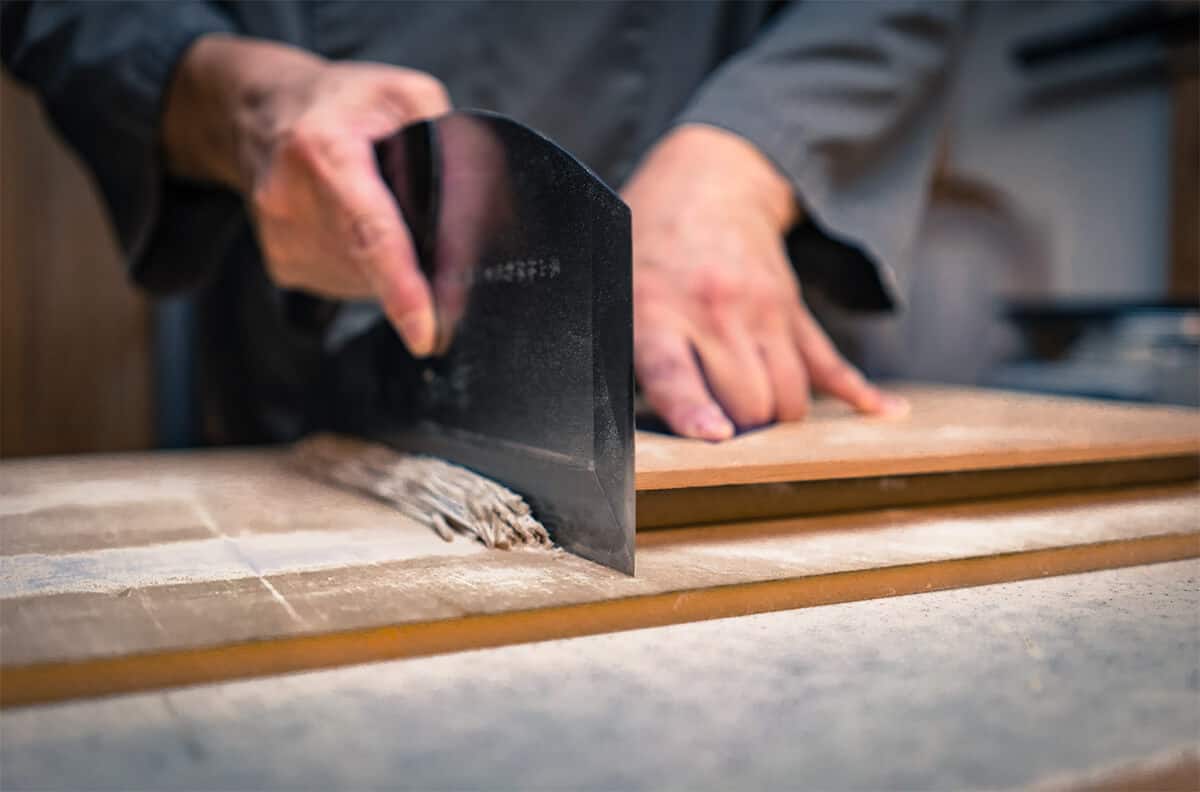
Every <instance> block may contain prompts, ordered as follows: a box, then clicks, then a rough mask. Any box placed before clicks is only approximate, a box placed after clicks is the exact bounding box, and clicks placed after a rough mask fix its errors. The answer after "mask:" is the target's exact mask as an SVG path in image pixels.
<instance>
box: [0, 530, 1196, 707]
mask: <svg viewBox="0 0 1200 792" xmlns="http://www.w3.org/2000/svg"><path fill="white" fill-rule="evenodd" d="M1198 557H1200V533H1198V532H1188V533H1168V534H1158V535H1153V536H1143V537H1138V538H1135V539H1120V540H1113V541H1107V542H1098V543H1092V544H1084V545H1073V546H1068V547H1056V548H1046V549H1039V550H1029V551H1019V552H1013V553H1004V554H999V555H990V556H976V557H970V558H962V559H955V560H950V561H932V562H923V563H918V564H906V565H897V566H890V567H882V568H877V569H871V570H859V571H852V572H836V573H829V574H823V575H811V576H804V577H795V578H786V579H780V580H769V581H760V582H753V583H739V584H733V585H726V586H717V587H712V588H705V589H695V590H676V591H670V592H664V593H658V594H649V595H641V596H633V597H626V598H623V599H617V600H608V601H601V602H590V603H582V604H576V605H566V606H556V607H549V608H540V609H534V610H524V611H515V612H508V613H501V614H488V615H477V616H467V617H462V618H455V619H445V620H438V621H429V622H419V623H413V624H406V625H394V626H384V627H372V628H366V629H358V630H349V631H341V632H330V633H324V634H319V635H306V636H295V637H285V638H277V639H266V640H261V641H251V642H245V643H238V644H231V645H226V646H219V647H209V648H204V649H195V650H180V651H168V652H159V653H149V654H141V655H128V656H123V657H113V658H104V659H98V660H87V661H81V662H75V663H45V664H37V665H28V666H9V667H4V668H0V707H20V706H30V705H35V704H47V703H51V702H57V701H66V700H70V699H78V698H94V697H100V696H108V695H116V694H121V693H132V692H136V691H146V690H157V689H164V688H172V687H180V686H185V685H197V684H205V683H214V682H223V681H228V680H235V679H243V678H250V677H257V676H269V675H274V674H283V673H291V672H299V671H309V670H316V669H323V668H333V667H338V666H345V665H354V664H359V663H368V662H377V661H382V660H394V659H400V658H408V657H421V656H428V655H435V654H443V653H448V652H459V651H467V650H471V649H483V648H489V647H496V646H504V645H509V644H518V643H531V642H535V641H546V640H554V639H561V638H574V637H579V636H583V635H595V634H600V633H608V632H617V631H623V630H632V629H641V628H647V627H660V626H665V625H671V624H680V623H685V622H692V621H701V620H706V619H719V618H727V617H732V616H743V615H748V614H753V613H764V612H769V611H779V610H791V609H797V608H807V607H813V606H818V605H830V604H835V603H841V602H851V601H857V600H867V599H879V598H884V597H893V596H901V595H907V594H918V593H922V592H927V591H940V590H945V589H952V588H965V587H970V586H983V585H989V584H995V583H1005V582H1011V581H1017V580H1026V579H1031V578H1039V577H1046V576H1050V575H1067V574H1075V573H1080V572H1091V571H1095V570H1099V569H1113V568H1119V567H1126V566H1137V565H1140V564H1151V563H1159V562H1165V561H1177V560H1182V559H1187V558H1198Z"/></svg>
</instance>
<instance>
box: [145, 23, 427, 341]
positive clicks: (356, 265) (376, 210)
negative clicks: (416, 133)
mask: <svg viewBox="0 0 1200 792" xmlns="http://www.w3.org/2000/svg"><path fill="white" fill-rule="evenodd" d="M449 110H450V100H449V97H448V96H447V94H446V90H445V88H443V86H442V85H441V83H440V82H438V81H437V80H436V79H435V78H433V77H431V76H430V75H428V74H425V73H423V72H418V71H413V70H410V69H402V68H398V67H393V66H384V65H378V64H369V63H331V62H328V61H325V60H323V59H321V58H318V57H316V56H314V55H312V54H310V53H307V52H304V51H302V50H298V49H295V48H292V47H287V46H284V45H280V44H274V43H270V42H265V41H256V40H252V39H241V38H237V37H231V36H205V37H203V38H201V39H200V40H198V41H197V43H196V44H195V45H194V46H192V47H191V48H190V49H189V50H188V52H187V53H186V54H185V55H184V58H183V61H182V62H181V64H180V66H179V69H178V70H177V77H176V79H175V81H174V82H173V83H172V87H171V91H170V94H169V97H168V102H167V111H166V117H165V119H164V138H165V141H164V142H165V145H166V149H167V157H168V165H169V167H170V168H171V169H172V171H174V172H175V173H176V174H177V175H181V176H184V177H190V178H200V179H204V180H209V181H218V182H221V183H224V184H226V185H227V186H230V187H233V188H234V189H237V190H238V191H239V192H240V193H241V194H242V196H243V197H244V198H245V199H246V202H247V205H248V208H249V211H250V213H251V216H252V218H253V220H254V226H255V229H256V232H257V235H258V242H259V246H260V248H261V250H262V253H263V256H264V258H265V260H266V266H267V269H268V272H269V273H270V275H271V277H272V279H273V280H274V281H275V282H276V283H277V284H279V285H280V286H282V287H285V288H289V289H302V290H305V291H309V292H313V293H316V294H320V295H325V296H329V297H335V298H357V297H372V296H373V297H375V298H376V299H378V300H379V302H380V304H381V306H382V307H383V310H384V312H385V313H386V314H387V317H388V319H389V321H390V322H391V323H392V325H393V326H394V327H395V328H396V330H397V332H399V334H400V336H401V337H402V338H403V339H404V342H405V344H407V346H408V348H409V350H410V351H411V352H412V354H413V355H414V356H416V357H424V356H426V355H429V354H430V353H431V352H433V350H434V346H435V343H436V336H437V319H436V315H435V310H434V301H433V297H432V294H431V290H430V285H429V283H428V282H427V281H426V279H425V277H424V276H423V275H422V274H421V270H420V268H419V265H418V261H417V257H416V253H415V250H414V248H413V242H412V238H411V236H410V234H409V231H408V229H407V227H406V226H405V224H404V221H403V220H402V218H401V216H400V211H399V209H398V208H397V206H396V202H395V201H394V199H393V198H392V195H391V192H390V191H389V190H388V188H387V185H385V184H384V182H383V180H382V178H381V177H380V175H379V171H378V168H377V167H376V164H375V153H374V144H375V143H376V142H377V141H379V140H382V139H384V138H386V137H388V136H390V135H392V134H394V133H395V132H397V131H398V130H399V129H401V128H402V127H404V126H406V125H408V124H411V123H413V122H414V121H418V120H420V119H425V118H432V117H436V116H439V115H442V114H444V113H446V112H448V111H449ZM230 129H232V131H233V134H232V135H230V134H229V131H230Z"/></svg>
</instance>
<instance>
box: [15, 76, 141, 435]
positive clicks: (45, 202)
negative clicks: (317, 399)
mask: <svg viewBox="0 0 1200 792" xmlns="http://www.w3.org/2000/svg"><path fill="white" fill-rule="evenodd" d="M0 327H2V328H3V335H2V340H0V456H4V457H13V456H28V455H35V454H64V453H75V452H88V451H113V450H123V449H134V448H147V447H149V446H150V445H151V443H152V439H153V438H152V427H153V415H152V379H151V346H150V341H151V338H150V328H151V324H150V311H149V307H148V305H147V302H146V300H145V298H143V297H142V296H140V295H139V294H138V293H137V292H136V291H135V289H134V288H133V287H132V286H131V285H130V284H129V283H128V282H127V280H126V279H125V275H124V268H123V265H122V263H121V260H120V256H119V254H118V252H117V246H116V243H115V240H114V235H113V231H112V229H111V227H110V225H109V223H108V221H107V218H106V217H105V216H104V214H103V212H102V210H101V208H100V204H99V201H98V200H97V198H96V195H95V191H94V189H93V186H92V184H91V181H90V178H89V177H88V175H87V174H86V172H85V170H84V169H83V168H82V167H81V165H80V164H79V162H78V161H77V160H76V159H75V157H74V155H73V154H71V153H70V152H69V151H68V149H67V148H66V147H65V146H64V145H63V144H62V143H61V142H60V141H59V140H58V138H57V137H56V136H55V135H54V133H53V132H52V131H51V128H50V125H49V123H48V122H47V120H46V119H45V117H44V116H43V115H42V113H41V111H40V108H39V107H38V105H37V102H36V101H35V100H34V99H33V97H32V96H31V94H30V93H29V92H28V91H27V90H25V89H24V88H23V87H22V86H20V85H18V84H17V83H15V82H14V81H13V80H11V79H10V78H8V77H7V76H5V77H3V78H0Z"/></svg>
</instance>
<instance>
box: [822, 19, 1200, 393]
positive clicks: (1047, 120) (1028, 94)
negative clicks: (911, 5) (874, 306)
mask: <svg viewBox="0 0 1200 792" xmlns="http://www.w3.org/2000/svg"><path fill="white" fill-rule="evenodd" d="M1198 27H1200V5H1197V4H1196V3H1190V2H1189V3H1165V4H1160V3H1078V2H1066V3H1008V2H992V3H982V4H980V5H979V6H978V7H977V8H976V18H975V27H974V31H973V35H972V37H971V39H970V40H969V42H968V44H967V46H966V48H965V51H964V53H963V59H962V62H961V65H960V70H959V74H958V78H957V85H956V87H955V100H954V102H953V109H952V112H951V117H950V118H949V119H948V123H947V132H946V138H945V142H944V151H943V160H942V163H941V168H940V170H939V173H938V174H937V176H936V178H935V180H934V184H933V186H932V189H931V195H930V209H929V212H928V216H927V218H926V222H925V224H924V228H923V230H922V234H921V237H920V239H919V240H918V243H917V245H916V249H915V250H914V256H913V260H912V262H911V263H910V265H909V266H910V269H909V271H908V273H907V278H906V280H907V284H908V295H909V305H908V310H907V311H906V312H905V313H904V314H902V315H900V316H897V317H893V318H884V319H871V320H866V321H864V320H863V319H862V318H860V317H852V318H851V317H837V319H836V325H837V330H838V334H839V336H841V337H843V338H846V339H847V340H848V342H849V345H850V346H852V348H855V349H857V356H858V358H859V359H860V360H861V362H862V363H863V365H864V367H865V368H866V369H867V371H868V372H869V373H871V374H872V375H874V376H879V377H899V378H906V379H924V380H936V381H945V382H954V383H964V384H975V385H994V386H1002V387H1015V388H1022V389H1030V390H1038V391H1047V392H1058V393H1076V394H1080V395H1089V396H1103V397H1110V398H1120V399H1132V400H1139V401H1142V400H1149V401H1169V402H1174V403H1181V404H1197V403H1198V402H1200V368H1198V363H1200V356H1198V353H1197V346H1196V344H1197V336H1196V327H1197V322H1200V313H1198V312H1197V310H1196V309H1197V304H1198V298H1200V270H1198V267H1197V248H1198V246H1200V236H1198V232H1197V226H1196V223H1197V218H1200V207H1198V206H1197V182H1198V181H1200V157H1198V156H1197V133H1198V132H1200V117H1198V116H1197V93H1198V91H1200V88H1198V87H1197V77H1196V74H1197V72H1196V56H1197V39H1196V34H1197V29H1198ZM1048 337H1053V338H1054V339H1055V341H1054V342H1053V343H1051V342H1048V340H1047V339H1048Z"/></svg>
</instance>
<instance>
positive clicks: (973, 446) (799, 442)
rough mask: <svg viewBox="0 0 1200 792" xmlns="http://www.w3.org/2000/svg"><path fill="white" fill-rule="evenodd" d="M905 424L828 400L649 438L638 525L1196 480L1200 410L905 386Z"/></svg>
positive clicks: (641, 442) (642, 457) (643, 445)
mask: <svg viewBox="0 0 1200 792" xmlns="http://www.w3.org/2000/svg"><path fill="white" fill-rule="evenodd" d="M895 390H897V391H898V392H900V393H902V394H904V395H905V396H907V397H908V399H909V401H910V402H911V404H912V412H911V414H910V415H909V416H907V417H905V418H903V419H900V420H887V419H878V418H867V417H863V416H860V415H856V414H855V413H853V412H852V411H851V410H850V409H849V408H847V407H846V406H844V405H842V404H840V403H837V402H833V401H830V400H819V401H817V402H816V403H815V404H814V408H813V414H812V415H811V417H810V419H809V420H808V421H806V422H804V423H796V424H786V425H778V426H772V427H769V428H766V429H762V430H760V431H756V432H748V433H746V434H743V435H740V436H739V437H737V438H735V439H733V440H730V441H728V442H725V443H706V442H701V441H695V440H685V439H682V438H679V437H672V436H668V435H664V434H655V433H651V432H640V433H639V434H638V436H637V491H638V529H639V530H646V529H652V528H658V527H664V526H676V525H691V524H695V523H700V522H720V521H728V520H744V519H768V518H778V517H792V516H798V515H803V514H822V513H830V512H839V511H846V510H861V509H871V508H889V507H895V506H917V505H922V504H930V503H947V502H951V501H964V500H972V499H977V498H990V497H1007V496H1025V495H1034V494H1039V493H1047V492H1061V491H1076V490H1083V489H1097V488H1100V489H1103V488H1110V487H1113V486H1128V485H1134V484H1157V483H1164V482H1172V481H1186V480H1193V479H1195V478H1196V477H1197V475H1200V411H1198V410H1194V409H1186V408H1177V407H1147V406H1135V405H1123V404H1117V403H1113V402H1102V401H1094V400H1084V399H1068V398H1056V397H1047V396H1037V395H1029V394H1020V393H1011V392H1002V391H987V390H978V389H967V388H949V387H931V386H917V385H908V386H903V385H902V386H899V387H897V388H895Z"/></svg>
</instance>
